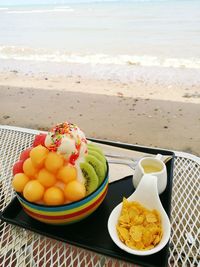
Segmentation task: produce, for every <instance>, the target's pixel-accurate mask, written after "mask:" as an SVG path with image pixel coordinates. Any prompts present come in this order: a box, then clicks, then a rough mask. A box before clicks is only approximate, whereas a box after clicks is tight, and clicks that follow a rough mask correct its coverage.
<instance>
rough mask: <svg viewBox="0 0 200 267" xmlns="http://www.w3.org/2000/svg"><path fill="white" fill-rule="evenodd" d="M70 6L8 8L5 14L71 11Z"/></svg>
mask: <svg viewBox="0 0 200 267" xmlns="http://www.w3.org/2000/svg"><path fill="white" fill-rule="evenodd" d="M73 11H74V9H73V8H70V7H55V8H51V9H46V8H45V9H30V10H28V9H27V10H9V11H7V12H6V13H7V14H32V13H57V12H73Z"/></svg>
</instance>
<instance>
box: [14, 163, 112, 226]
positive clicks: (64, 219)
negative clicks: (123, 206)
mask: <svg viewBox="0 0 200 267" xmlns="http://www.w3.org/2000/svg"><path fill="white" fill-rule="evenodd" d="M107 191H108V164H107V174H106V177H105V179H104V181H103V182H102V184H101V185H100V186H99V187H98V188H97V189H96V190H95V191H94V192H93V193H91V194H90V195H88V196H86V197H85V198H83V199H81V200H79V201H76V202H73V203H69V204H65V205H60V206H45V205H39V204H35V203H31V202H29V201H27V200H26V199H25V198H24V197H23V196H22V195H21V194H19V193H17V192H16V196H17V198H18V200H19V202H20V203H21V205H22V207H23V209H24V211H25V212H26V213H27V214H28V215H29V216H31V217H32V218H34V219H36V220H38V221H41V222H43V223H48V224H57V225H59V224H60V225H62V224H71V223H75V222H78V221H80V220H82V219H84V218H86V217H87V216H89V215H90V214H91V213H93V212H94V211H95V210H96V209H97V208H98V207H99V205H100V204H101V203H102V202H103V200H104V198H105V196H106V194H107Z"/></svg>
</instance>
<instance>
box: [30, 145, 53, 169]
mask: <svg viewBox="0 0 200 267" xmlns="http://www.w3.org/2000/svg"><path fill="white" fill-rule="evenodd" d="M48 153H49V150H48V149H47V148H46V147H44V146H42V145H39V146H36V147H34V148H33V149H32V150H31V152H30V158H31V160H32V162H33V164H34V166H35V167H36V168H42V167H43V165H44V161H45V159H46V157H47V155H48Z"/></svg>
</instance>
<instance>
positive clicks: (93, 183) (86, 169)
mask: <svg viewBox="0 0 200 267" xmlns="http://www.w3.org/2000/svg"><path fill="white" fill-rule="evenodd" d="M80 168H81V171H82V174H83V176H84V178H85V188H86V192H87V195H89V194H91V193H92V192H93V191H95V190H96V189H97V187H98V185H99V178H98V176H97V174H96V172H95V170H94V168H93V167H92V166H91V165H90V164H89V163H87V162H81V163H80Z"/></svg>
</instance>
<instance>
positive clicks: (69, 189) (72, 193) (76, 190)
mask: <svg viewBox="0 0 200 267" xmlns="http://www.w3.org/2000/svg"><path fill="white" fill-rule="evenodd" d="M64 194H65V197H66V198H67V199H68V200H71V201H77V200H79V199H81V198H83V197H85V195H86V189H85V186H84V184H82V183H80V182H78V181H76V180H75V181H71V182H69V183H68V184H67V185H66V186H65V188H64Z"/></svg>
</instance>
